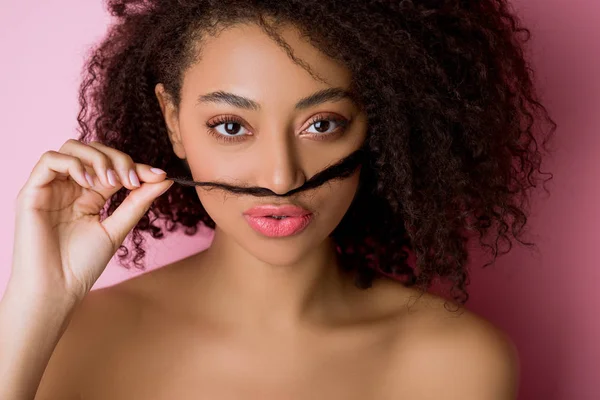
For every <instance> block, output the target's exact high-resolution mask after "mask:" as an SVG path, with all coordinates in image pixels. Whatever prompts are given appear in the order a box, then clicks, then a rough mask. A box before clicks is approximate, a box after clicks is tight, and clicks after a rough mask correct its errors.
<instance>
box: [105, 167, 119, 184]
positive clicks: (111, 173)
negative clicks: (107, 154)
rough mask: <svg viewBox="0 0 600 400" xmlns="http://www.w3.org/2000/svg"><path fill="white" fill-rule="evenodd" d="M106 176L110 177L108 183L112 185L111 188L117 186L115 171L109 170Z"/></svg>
mask: <svg viewBox="0 0 600 400" xmlns="http://www.w3.org/2000/svg"><path fill="white" fill-rule="evenodd" d="M106 176H107V177H108V183H110V184H111V186H113V187H114V186H117V182H116V181H117V175H116V174H115V171H113V170H112V169H108V171H106Z"/></svg>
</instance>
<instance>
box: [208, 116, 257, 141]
mask: <svg viewBox="0 0 600 400" xmlns="http://www.w3.org/2000/svg"><path fill="white" fill-rule="evenodd" d="M206 126H207V128H208V129H209V132H210V133H211V134H212V135H213V136H215V137H216V138H217V139H219V140H224V141H231V140H241V139H244V136H249V135H251V133H250V132H249V131H248V130H247V129H246V128H245V127H244V124H243V122H242V121H240V120H239V119H238V118H237V117H233V116H224V117H219V118H217V119H216V120H214V121H211V122H209V123H207V124H206Z"/></svg>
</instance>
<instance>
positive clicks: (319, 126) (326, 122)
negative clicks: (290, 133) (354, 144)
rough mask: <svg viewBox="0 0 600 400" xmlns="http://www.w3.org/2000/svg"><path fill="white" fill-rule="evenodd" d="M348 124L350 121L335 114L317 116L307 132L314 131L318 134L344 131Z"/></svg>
mask: <svg viewBox="0 0 600 400" xmlns="http://www.w3.org/2000/svg"><path fill="white" fill-rule="evenodd" d="M347 125H348V121H347V120H345V119H342V118H336V117H333V116H327V117H323V116H317V117H316V118H315V119H314V120H312V122H311V124H310V127H309V128H308V129H307V130H306V132H307V133H312V134H313V135H316V136H319V135H329V134H332V133H334V132H339V131H343V130H344V129H345V128H346V126H347ZM312 129H314V130H312Z"/></svg>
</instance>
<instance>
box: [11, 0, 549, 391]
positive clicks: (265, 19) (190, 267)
mask: <svg viewBox="0 0 600 400" xmlns="http://www.w3.org/2000/svg"><path fill="white" fill-rule="evenodd" d="M108 5H109V8H110V10H111V12H112V14H113V15H114V16H116V17H117V21H116V24H115V25H114V26H113V27H112V28H111V30H110V33H109V35H107V37H106V38H105V39H104V40H103V41H102V43H101V44H100V45H99V46H98V47H97V48H95V49H94V51H93V53H92V54H91V56H90V58H89V62H88V63H87V65H86V71H87V75H86V76H85V77H84V80H83V83H82V86H81V92H80V100H81V106H82V108H81V112H80V114H79V123H80V127H81V137H80V138H79V140H69V141H67V142H66V143H65V144H64V145H63V146H62V147H61V148H60V149H59V150H58V151H48V152H46V153H45V154H43V155H42V157H41V158H40V161H39V162H38V163H37V165H36V166H35V167H34V169H33V171H32V173H31V176H30V177H29V179H28V181H27V182H26V183H25V185H24V186H23V188H22V190H21V191H20V193H19V196H18V209H17V214H16V231H15V245H14V253H13V264H12V274H11V278H10V282H9V285H8V287H7V291H6V293H5V295H4V297H3V299H2V303H0V339H1V340H0V346H1V347H0V354H2V357H1V358H0V372H1V373H0V398H2V399H6V400H17V399H18V400H21V399H31V398H35V399H198V398H201V399H219V400H223V399H240V398H244V399H344V400H348V399H411V400H412V399H442V398H443V399H461V400H469V399H473V400H474V399H477V400H488V399H489V400H492V399H494V400H500V399H502V400H505V399H514V398H515V397H516V392H517V387H518V374H519V363H518V356H517V351H516V349H515V346H514V345H513V344H512V342H511V341H510V339H509V338H507V336H506V335H505V334H504V333H503V332H502V331H501V330H500V329H498V328H496V327H494V326H493V325H492V324H491V323H490V322H488V321H486V320H485V319H484V318H482V317H480V316H477V315H475V314H474V313H471V312H468V311H466V310H464V309H463V310H462V311H460V312H457V311H458V309H455V310H449V309H447V307H445V306H446V305H447V303H448V301H447V300H445V299H443V298H442V297H438V296H436V295H434V294H432V293H428V292H427V291H426V290H427V289H428V288H430V285H431V283H432V281H433V280H434V278H442V279H446V280H447V281H449V282H451V283H452V285H453V286H452V288H453V289H456V290H457V292H454V294H455V295H456V296H455V299H454V300H457V302H456V303H454V302H453V303H454V305H457V306H458V308H461V307H460V306H462V305H463V304H464V303H465V302H466V301H467V299H468V296H466V295H467V293H466V290H465V286H466V284H467V283H468V274H467V271H466V268H465V265H466V263H467V261H468V253H467V250H466V242H467V239H468V238H469V237H470V236H472V234H473V233H476V234H478V235H480V238H482V237H483V236H484V235H489V234H490V233H492V232H493V230H492V228H493V227H497V229H496V236H495V237H494V236H492V243H495V246H497V241H496V239H504V240H508V235H507V233H508V232H512V234H513V235H514V236H515V238H517V240H518V236H519V235H520V233H521V231H522V229H523V226H524V224H525V223H526V221H527V218H526V214H525V212H524V210H523V209H522V208H521V206H522V203H521V201H522V200H523V199H524V198H526V197H525V196H524V195H525V194H526V193H527V189H529V188H530V187H531V185H535V176H533V173H534V172H535V171H536V170H538V171H539V166H540V160H541V158H540V153H539V151H538V148H537V140H536V138H535V136H534V134H533V133H534V127H535V126H536V125H535V123H536V122H544V123H547V124H549V126H550V130H549V132H550V133H551V132H553V131H554V128H555V124H554V123H553V121H552V120H551V119H550V117H549V116H548V115H547V113H546V110H545V109H544V107H543V106H542V105H541V104H540V103H539V102H538V100H536V95H535V91H534V88H533V86H532V77H531V70H530V67H529V65H528V63H527V62H526V60H525V58H524V56H523V50H522V45H523V42H524V40H522V39H521V38H520V37H519V36H518V34H519V32H525V33H527V31H526V30H524V29H523V28H521V27H520V26H519V24H518V20H517V19H516V18H515V17H514V16H513V15H512V14H511V12H510V11H509V9H508V7H507V4H506V2H505V0H481V1H464V0H436V1H434V0H428V1H425V0H421V1H417V0H414V1H409V0H402V1H400V0H396V1H391V0H389V1H386V0H377V1H375V0H372V1H364V0H360V1H344V2H335V1H327V0H325V1H323V0H319V1H306V0H302V1H298V0H273V1H268V0H265V1H247V0H223V1H219V2H214V1H208V0H196V1H185V0H148V1H143V2H142V1H134V0H112V1H109V3H108ZM538 116H539V117H540V118H538ZM544 139H547V137H545V138H544ZM544 143H545V142H544ZM105 205H106V207H105ZM201 223H203V224H205V225H207V226H209V227H211V228H214V240H213V242H212V245H211V246H210V247H209V248H208V249H207V250H205V251H202V252H200V253H198V254H194V255H192V256H190V257H187V258H183V259H181V260H179V261H177V262H174V263H173V264H171V265H168V266H165V267H163V268H160V269H157V270H153V271H151V272H147V273H144V274H142V275H140V276H138V277H136V278H133V279H130V280H128V281H125V282H122V283H120V284H117V285H114V286H112V287H108V288H104V289H101V290H95V291H93V292H91V293H90V289H91V287H92V286H93V284H94V282H95V281H96V280H97V279H98V277H99V276H100V275H101V273H102V272H103V270H104V269H105V267H106V265H107V263H108V262H109V260H110V259H111V257H112V256H113V255H114V254H115V253H117V255H118V256H120V257H121V259H122V261H123V262H129V263H130V264H133V265H135V266H138V267H143V265H144V264H143V260H144V248H143V237H142V233H143V232H149V233H150V234H152V236H153V237H154V238H160V237H162V236H163V233H164V232H165V231H172V230H174V229H176V228H180V227H183V228H185V229H186V232H187V233H188V234H190V235H191V234H194V233H195V232H196V228H197V227H198V226H199V225H200V224H201ZM128 234H130V236H128V237H129V238H131V239H132V240H131V245H132V246H130V247H129V249H128V248H127V247H126V246H124V245H123V244H122V243H123V241H124V239H125V238H126V236H127V235H128ZM519 241H520V240H519ZM482 243H483V242H482ZM521 243H523V242H521ZM525 244H527V243H525ZM495 249H496V250H497V247H495ZM129 250H132V251H129ZM409 251H412V252H414V254H415V256H416V260H417V261H416V265H414V266H410V265H408V263H407V261H406V260H407V256H408V252H409ZM461 296H462V297H461Z"/></svg>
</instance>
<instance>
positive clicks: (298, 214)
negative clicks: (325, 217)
mask: <svg viewBox="0 0 600 400" xmlns="http://www.w3.org/2000/svg"><path fill="white" fill-rule="evenodd" d="M243 215H244V218H245V219H246V221H247V222H248V224H249V225H250V227H251V228H252V229H254V231H256V232H257V233H259V234H261V235H263V236H266V237H271V238H273V237H287V236H293V235H297V234H299V233H300V232H302V231H303V230H304V229H306V227H307V226H308V225H309V224H310V222H311V221H312V219H313V214H312V213H311V212H310V211H308V210H306V209H304V208H302V207H298V206H294V205H279V206H278V205H265V206H257V207H253V208H251V209H249V210H247V211H245V212H244V214H243Z"/></svg>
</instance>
